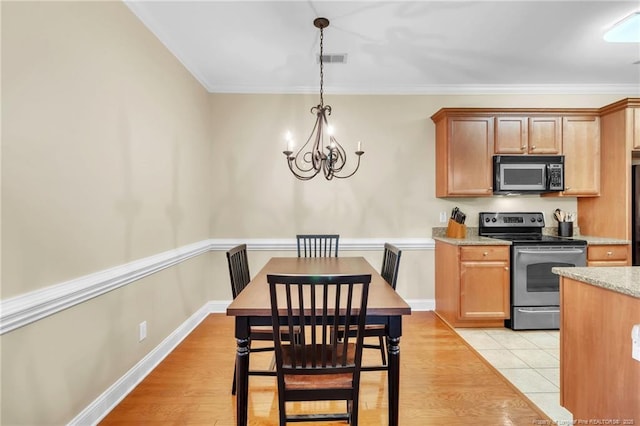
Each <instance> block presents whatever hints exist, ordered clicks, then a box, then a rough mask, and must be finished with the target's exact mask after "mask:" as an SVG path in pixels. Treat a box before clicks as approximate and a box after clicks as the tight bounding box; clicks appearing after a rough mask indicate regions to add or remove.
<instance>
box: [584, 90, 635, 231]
mask: <svg viewBox="0 0 640 426" xmlns="http://www.w3.org/2000/svg"><path fill="white" fill-rule="evenodd" d="M638 109H640V98H626V99H622V100H620V101H618V102H615V103H612V104H610V105H607V106H604V107H602V108H600V109H599V110H598V115H599V118H600V140H601V144H600V156H601V158H602V161H601V163H600V174H601V176H602V179H601V180H600V193H599V196H598V197H579V198H578V199H577V200H578V218H579V223H580V232H581V233H583V234H585V235H592V236H594V237H607V238H617V239H621V240H627V241H630V240H631V235H632V228H631V167H630V166H631V162H632V153H633V150H634V144H636V143H637V139H638V136H637V135H638V133H639V132H640V120H637V119H636V118H637V115H636V114H637V110H638ZM634 135H636V136H634ZM634 138H635V139H636V141H634ZM585 167H587V163H585Z"/></svg>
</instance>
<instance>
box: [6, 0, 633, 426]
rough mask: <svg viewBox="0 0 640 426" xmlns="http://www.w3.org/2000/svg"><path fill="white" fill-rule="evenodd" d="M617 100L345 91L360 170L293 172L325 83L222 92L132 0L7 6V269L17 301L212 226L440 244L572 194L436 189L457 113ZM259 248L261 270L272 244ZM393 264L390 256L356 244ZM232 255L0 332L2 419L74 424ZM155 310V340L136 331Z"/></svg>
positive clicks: (424, 295) (414, 254)
mask: <svg viewBox="0 0 640 426" xmlns="http://www.w3.org/2000/svg"><path fill="white" fill-rule="evenodd" d="M622 97H624V96H620V95H596V96H588V95H574V96H567V95H564V96H550V95H540V96H524V95H494V96H479V95H473V96H471V95H466V96H462V95H460V96H426V95H424V96H334V95H330V94H328V95H326V96H325V99H326V101H327V103H329V104H331V105H332V106H333V108H334V113H333V115H332V117H331V122H332V123H333V124H334V125H335V126H336V128H337V135H338V139H339V140H340V141H341V143H343V144H344V145H345V147H346V148H347V150H348V151H353V150H354V149H355V146H356V143H357V141H358V140H360V141H362V143H363V149H364V150H365V151H366V153H365V155H364V156H363V158H362V166H361V170H360V171H359V172H358V173H357V174H356V175H355V176H354V177H353V178H351V179H348V180H345V181H340V180H335V181H332V182H326V181H324V180H323V179H322V178H319V179H316V180H315V181H311V182H300V181H298V180H296V179H294V178H293V177H292V176H291V175H290V174H289V172H288V170H287V168H286V163H285V159H284V156H283V154H282V153H281V151H282V150H283V148H284V146H285V143H284V138H283V137H284V132H285V130H286V129H289V130H291V131H292V132H293V133H294V134H295V136H296V137H297V139H298V141H299V142H300V141H301V140H302V139H305V138H306V137H307V136H308V132H309V131H310V130H311V127H312V120H313V117H312V116H311V115H310V114H309V112H308V111H309V108H310V107H311V106H313V105H315V104H316V103H317V101H318V99H317V95H222V94H207V93H206V92H205V90H204V89H203V88H202V87H201V86H200V85H199V84H198V83H197V82H196V81H195V80H194V78H193V77H192V76H191V75H190V74H189V73H188V72H187V71H186V70H185V69H184V68H183V67H182V66H181V64H180V63H179V62H178V61H177V60H176V59H175V58H174V57H173V56H171V54H170V53H169V52H168V51H167V50H166V49H165V48H164V47H163V46H162V45H161V44H160V43H159V42H158V40H157V39H156V38H155V37H154V36H153V35H152V34H151V33H150V32H149V31H148V30H147V29H146V28H145V27H144V26H143V25H142V24H141V23H140V22H139V21H138V20H137V19H136V18H135V16H134V15H133V14H132V13H131V12H130V11H129V10H128V9H127V8H126V6H124V5H123V4H122V3H117V2H49V1H47V2H15V3H14V2H7V1H3V2H2V157H1V158H2V165H1V166H2V167H1V173H2V197H1V207H2V212H1V214H2V216H1V217H2V229H1V234H0V235H1V237H2V241H1V243H2V248H3V251H2V269H1V279H2V288H1V297H2V299H7V298H10V297H14V296H19V295H22V294H25V293H28V292H31V291H34V290H38V289H42V288H46V287H48V286H52V285H55V284H58V283H61V282H64V281H67V280H70V279H74V278H77V277H81V276H84V275H87V274H91V273H94V272H96V271H100V270H104V269H105V268H110V267H114V266H118V265H122V264H124V263H127V262H130V261H134V260H137V259H141V258H144V257H147V256H151V255H154V254H157V253H160V252H164V251H167V250H170V249H173V248H177V247H181V246H184V245H186V244H189V243H193V242H198V241H202V240H206V239H208V238H238V239H246V238H292V237H293V236H294V235H295V234H296V233H301V232H316V231H317V232H337V233H340V234H341V236H342V237H343V238H417V237H429V236H430V235H431V228H432V227H433V226H440V225H441V224H439V223H438V212H440V211H449V210H450V209H451V208H452V207H453V206H454V205H457V206H459V207H460V208H461V209H462V210H464V211H466V212H467V213H468V215H469V218H470V219H469V221H470V225H472V226H474V225H477V213H478V212H479V211H482V210H492V209H497V210H508V209H513V210H516V209H518V210H519V209H527V210H529V209H534V210H543V211H545V212H546V213H547V214H548V216H549V215H550V213H551V211H552V210H553V209H555V208H556V207H560V208H563V209H567V210H574V209H575V206H576V201H575V199H562V200H555V199H554V200H547V199H540V198H539V197H537V196H536V197H520V198H488V199H450V200H441V199H436V198H434V195H433V194H434V146H433V144H434V128H433V123H432V122H431V120H430V119H429V116H430V115H431V114H433V113H434V112H435V111H437V110H438V109H439V108H440V107H443V106H449V107H454V106H477V107H480V106H483V107H487V106H496V107H510V106H513V107H598V106H602V105H604V104H607V103H609V102H611V101H614V100H617V99H619V98H622ZM274 254H280V255H292V253H291V252H284V253H273V252H251V253H250V259H251V267H252V272H253V273H255V272H257V270H258V269H259V268H260V267H261V266H262V265H263V264H264V262H266V260H267V259H268V258H269V257H270V256H272V255H274ZM360 254H361V255H364V256H366V257H367V258H368V259H369V261H370V262H371V263H372V264H374V265H376V266H377V265H379V264H380V261H381V259H380V256H381V253H380V252H376V251H367V252H362V253H358V252H349V253H348V255H360ZM402 262H403V263H402V267H401V272H400V278H399V282H398V291H399V292H400V293H401V294H402V295H403V296H404V297H406V298H408V299H431V298H433V252H432V251H429V250H423V251H405V253H404V254H403V260H402ZM230 297H231V296H230V291H229V285H228V277H227V270H226V264H225V260H224V254H223V253H222V252H213V253H211V254H206V255H201V256H200V257H197V258H194V259H191V260H188V261H186V262H183V263H182V264H180V265H178V266H176V267H173V268H170V269H167V270H164V271H161V272H159V273H157V274H154V275H152V276H149V277H146V278H144V279H141V280H139V281H136V282H134V283H133V284H130V285H128V286H126V287H123V288H121V289H118V290H115V291H112V292H110V293H107V294H105V295H103V296H101V297H98V298H95V299H92V300H90V301H88V302H85V303H83V304H81V305H78V306H75V307H73V308H71V309H67V310H65V311H63V312H60V313H58V314H55V315H52V316H50V317H47V318H45V319H43V320H40V321H38V322H35V323H33V324H30V325H28V326H25V327H22V328H20V329H18V330H15V331H11V332H8V333H6V334H4V335H3V336H1V337H0V339H1V340H0V345H1V354H2V361H1V362H2V379H1V380H2V382H1V389H2V400H1V406H2V414H1V417H0V423H2V424H47V423H48V424H61V423H65V422H68V421H69V420H71V419H72V418H73V417H74V416H75V415H77V414H78V413H79V412H80V411H81V410H82V409H83V408H85V407H86V406H87V405H88V404H89V403H91V402H92V401H93V400H94V399H95V398H96V397H97V396H98V395H100V393H101V392H103V391H104V390H105V389H106V388H107V387H109V386H110V385H111V384H113V383H114V382H115V381H116V380H117V379H118V378H120V377H121V376H122V375H123V374H124V373H125V372H126V371H127V370H128V369H129V368H131V367H132V366H133V365H135V364H136V363H137V362H138V361H139V360H141V359H142V358H143V357H144V356H145V355H146V354H147V353H148V352H149V351H150V350H152V349H153V348H154V347H156V346H157V345H158V344H159V342H161V341H162V339H164V338H165V337H167V336H168V335H169V334H170V333H171V332H172V331H174V330H175V329H176V328H177V327H178V326H179V325H180V324H182V323H183V322H184V321H185V319H186V318H188V317H189V316H190V315H192V314H193V313H194V312H195V311H196V310H198V309H199V308H201V307H202V306H203V305H204V304H205V303H206V302H207V301H209V300H228V299H230ZM143 320H146V321H147V322H148V324H149V337H148V338H147V339H146V340H145V341H143V342H142V343H138V341H137V327H138V324H139V323H140V322H141V321H143Z"/></svg>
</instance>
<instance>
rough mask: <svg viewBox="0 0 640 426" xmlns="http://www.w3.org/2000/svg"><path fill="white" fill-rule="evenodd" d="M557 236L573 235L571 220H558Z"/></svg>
mask: <svg viewBox="0 0 640 426" xmlns="http://www.w3.org/2000/svg"><path fill="white" fill-rule="evenodd" d="M558 236H559V237H573V222H558Z"/></svg>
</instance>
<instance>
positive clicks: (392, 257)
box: [339, 243, 402, 371]
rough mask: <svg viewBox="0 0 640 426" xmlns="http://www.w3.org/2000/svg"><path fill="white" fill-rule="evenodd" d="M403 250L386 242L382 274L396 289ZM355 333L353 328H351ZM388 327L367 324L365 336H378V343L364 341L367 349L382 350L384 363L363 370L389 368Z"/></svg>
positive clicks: (381, 354)
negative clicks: (386, 341) (386, 342)
mask: <svg viewBox="0 0 640 426" xmlns="http://www.w3.org/2000/svg"><path fill="white" fill-rule="evenodd" d="M401 255H402V251H401V250H400V249H398V247H396V246H394V245H392V244H389V243H385V244H384V253H383V255H382V268H380V275H382V278H384V280H385V281H386V282H387V284H389V285H390V286H391V287H393V289H394V290H395V289H396V282H397V281H398V271H399V269H400V256H401ZM339 330H340V331H339V335H340V336H342V335H343V334H344V327H340V328H339ZM351 334H353V330H351ZM386 335H387V332H386V329H385V326H384V325H378V324H369V325H367V326H365V329H364V337H365V338H366V337H377V338H378V343H377V344H376V343H366V342H365V343H364V348H365V349H376V350H379V351H380V357H381V358H382V365H379V366H368V365H367V366H364V367H362V370H366V371H378V370H387V369H388V367H387V350H386V345H385V340H386Z"/></svg>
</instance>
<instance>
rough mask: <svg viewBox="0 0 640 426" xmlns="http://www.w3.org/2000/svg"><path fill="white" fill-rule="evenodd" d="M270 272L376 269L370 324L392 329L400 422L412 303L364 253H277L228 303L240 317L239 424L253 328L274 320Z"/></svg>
mask: <svg viewBox="0 0 640 426" xmlns="http://www.w3.org/2000/svg"><path fill="white" fill-rule="evenodd" d="M267 274H300V275H324V274H332V275H336V274H371V284H370V285H369V300H368V304H367V324H382V325H384V326H385V328H386V331H387V333H386V334H387V342H388V345H387V348H388V357H387V358H388V361H387V362H388V370H387V381H388V386H387V388H388V397H389V425H394V426H395V425H397V424H398V411H399V400H400V397H399V395H400V392H399V390H400V336H401V335H402V316H403V315H411V307H410V306H409V305H408V304H407V302H405V301H404V299H403V298H402V297H400V295H399V294H398V293H396V291H395V290H394V289H393V288H392V287H391V286H390V285H389V284H388V283H387V282H386V281H385V280H384V278H382V276H381V275H380V273H379V272H378V271H377V270H376V269H375V268H374V267H373V266H371V264H369V262H367V260H366V259H365V258H364V257H273V258H271V259H270V260H269V261H268V262H267V264H266V265H265V266H264V267H263V268H262V270H261V271H260V272H259V273H258V274H257V275H256V276H255V277H254V278H253V279H252V280H251V282H250V283H249V284H248V285H247V286H246V287H245V288H244V290H242V292H241V293H240V294H239V295H238V296H237V297H236V298H235V299H234V300H233V302H231V304H230V305H229V306H228V307H227V315H228V316H234V317H235V335H236V341H237V352H236V410H237V424H238V425H239V426H246V424H247V421H248V415H247V412H248V402H249V329H250V327H251V326H256V325H271V302H270V299H269V285H268V283H267ZM365 374H366V373H365Z"/></svg>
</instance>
